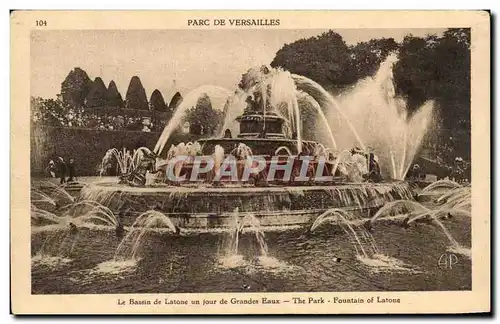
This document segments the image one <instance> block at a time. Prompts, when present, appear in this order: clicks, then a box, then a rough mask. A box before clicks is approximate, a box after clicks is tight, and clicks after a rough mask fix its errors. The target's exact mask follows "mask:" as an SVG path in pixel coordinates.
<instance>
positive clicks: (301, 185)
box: [10, 11, 491, 314]
mask: <svg viewBox="0 0 500 324" xmlns="http://www.w3.org/2000/svg"><path fill="white" fill-rule="evenodd" d="M11 85H12V92H11V99H12V100H11V102H12V104H11V107H10V108H11V116H12V121H11V122H12V147H13V150H12V151H11V159H12V160H11V161H12V164H11V165H12V169H11V174H12V188H11V192H12V200H11V203H12V206H11V215H10V217H11V256H12V259H11V270H12V271H11V274H12V278H11V280H12V288H11V289H12V290H11V296H12V312H13V313H14V314H360V313H362V314H376V313H406V314H421V313H473V312H483V313H484V312H490V310H491V305H490V293H491V292H490V280H491V279H490V275H491V274H490V262H491V260H490V239H491V238H490V224H491V222H490V128H489V127H490V15H489V12H487V11H144V12H141V11H14V12H12V14H11Z"/></svg>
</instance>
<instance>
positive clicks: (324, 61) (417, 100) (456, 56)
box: [271, 28, 470, 157]
mask: <svg viewBox="0 0 500 324" xmlns="http://www.w3.org/2000/svg"><path fill="white" fill-rule="evenodd" d="M392 51H396V52H397V53H398V58H399V60H398V62H397V63H396V64H395V66H394V70H393V73H394V82H395V86H396V93H397V94H398V95H399V96H401V97H404V98H405V99H406V100H407V103H408V110H409V116H411V114H412V113H414V112H415V111H416V109H418V108H419V107H420V106H421V105H422V104H423V103H424V102H425V101H427V100H434V101H435V103H436V106H437V108H438V111H437V115H438V116H439V121H440V123H438V126H437V127H438V128H440V129H441V134H439V136H438V138H437V139H436V141H437V142H438V145H440V146H447V147H448V148H451V150H452V151H453V152H454V154H458V155H461V156H463V157H469V156H470V29H464V28H455V29H448V30H446V31H445V32H444V33H443V35H442V36H436V35H428V36H426V37H415V36H412V35H408V36H406V37H405V38H404V39H403V40H402V41H401V43H396V42H395V40H394V39H392V38H381V39H371V40H369V41H366V42H360V43H358V44H356V45H355V46H347V45H346V44H345V42H344V41H343V40H342V37H341V36H340V35H339V34H337V33H335V32H333V31H329V32H327V33H324V34H322V35H321V36H319V37H311V38H308V39H301V40H298V41H296V42H294V43H292V44H285V45H284V46H283V47H282V48H281V49H280V50H278V52H277V53H276V56H275V58H274V60H273V61H272V63H271V66H273V67H282V68H284V69H286V70H289V71H290V72H292V73H297V74H301V75H304V76H306V77H308V78H310V79H312V80H314V81H316V82H318V83H319V84H321V85H322V86H323V87H324V88H325V89H327V90H330V91H333V92H340V91H342V90H343V89H344V88H346V87H348V86H352V85H354V84H355V83H356V82H357V81H358V80H360V79H362V78H365V77H367V76H372V75H373V74H374V73H375V72H376V71H377V69H378V67H379V65H380V62H382V61H383V60H384V59H385V58H386V57H387V55H388V54H389V53H391V52H392ZM312 127H314V125H313V124H310V125H309V124H307V123H305V125H304V129H308V128H312Z"/></svg>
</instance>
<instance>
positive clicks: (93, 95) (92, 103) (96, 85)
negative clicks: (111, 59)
mask: <svg viewBox="0 0 500 324" xmlns="http://www.w3.org/2000/svg"><path fill="white" fill-rule="evenodd" d="M106 93H107V89H106V86H105V85H104V82H103V81H102V79H101V78H100V77H97V78H95V80H94V82H93V83H92V86H91V87H90V91H89V93H88V95H87V98H86V99H85V106H86V107H89V108H95V107H104V106H105V105H106Z"/></svg>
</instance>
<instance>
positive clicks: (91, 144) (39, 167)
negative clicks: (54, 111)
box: [30, 126, 198, 176]
mask: <svg viewBox="0 0 500 324" xmlns="http://www.w3.org/2000/svg"><path fill="white" fill-rule="evenodd" d="M159 137H160V133H158V132H149V133H148V132H142V131H125V130H119V131H115V130H98V129H86V128H69V127H48V126H34V127H32V128H31V152H30V158H31V170H30V171H31V174H32V175H33V176H41V175H43V174H44V170H45V168H46V167H47V164H48V162H49V161H50V160H54V161H55V160H56V159H57V157H59V156H61V157H63V158H64V159H65V160H66V161H68V160H69V159H70V158H73V159H74V160H75V165H76V172H77V176H94V175H97V173H98V166H99V165H100V163H101V160H102V158H103V156H104V154H105V153H106V151H107V150H109V149H110V148H113V147H115V148H117V149H119V150H121V149H122V148H123V147H125V148H127V149H129V150H130V151H132V150H133V149H135V148H138V147H141V146H146V147H148V148H150V149H153V148H154V146H155V144H156V142H157V140H158V138H159ZM197 138H198V137H196V136H193V135H190V134H174V135H172V136H171V137H170V139H169V143H167V145H166V147H168V146H170V144H176V143H180V142H188V141H194V140H196V139H197Z"/></svg>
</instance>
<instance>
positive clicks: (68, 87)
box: [61, 67, 92, 107]
mask: <svg viewBox="0 0 500 324" xmlns="http://www.w3.org/2000/svg"><path fill="white" fill-rule="evenodd" d="M91 86H92V80H90V78H89V76H88V75H87V72H85V71H84V70H82V69H81V68H79V67H76V68H74V69H73V70H72V71H70V72H69V74H68V76H67V77H66V79H64V81H63V82H62V83H61V96H62V102H63V103H64V104H66V105H70V106H73V107H83V105H84V104H85V98H86V97H87V95H88V93H89V91H90V88H91Z"/></svg>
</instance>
